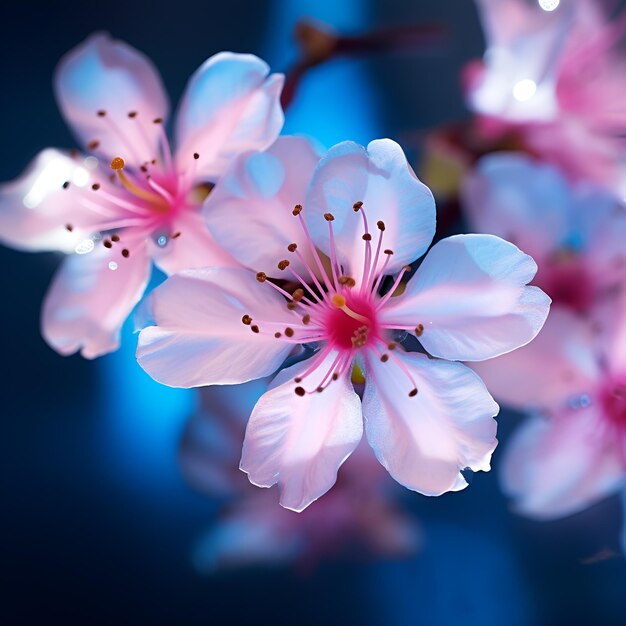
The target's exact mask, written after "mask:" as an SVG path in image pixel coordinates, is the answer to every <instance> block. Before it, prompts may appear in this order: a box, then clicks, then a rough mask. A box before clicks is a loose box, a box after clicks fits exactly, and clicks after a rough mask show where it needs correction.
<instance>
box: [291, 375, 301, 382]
mask: <svg viewBox="0 0 626 626" xmlns="http://www.w3.org/2000/svg"><path fill="white" fill-rule="evenodd" d="M293 382H294V383H301V382H302V378H300V376H296V377H295V378H294V379H293Z"/></svg>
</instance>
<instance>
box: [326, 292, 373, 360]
mask: <svg viewBox="0 0 626 626" xmlns="http://www.w3.org/2000/svg"><path fill="white" fill-rule="evenodd" d="M331 301H332V303H333V305H334V307H335V308H331V309H330V310H329V311H328V313H327V314H326V318H325V319H324V321H323V325H324V327H325V329H326V333H327V336H328V341H329V343H331V344H332V345H334V346H335V347H336V348H339V349H343V350H350V349H355V350H358V349H359V348H363V347H364V346H366V345H372V344H373V343H374V342H375V340H376V338H377V337H378V335H379V329H378V325H377V323H376V310H375V308H374V305H373V303H372V301H371V298H367V297H363V296H362V295H361V294H359V293H353V292H351V291H346V292H345V293H344V295H341V294H335V295H334V296H333V297H332V298H331Z"/></svg>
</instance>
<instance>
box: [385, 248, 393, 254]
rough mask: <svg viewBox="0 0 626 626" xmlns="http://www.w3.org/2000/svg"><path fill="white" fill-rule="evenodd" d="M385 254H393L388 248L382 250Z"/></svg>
mask: <svg viewBox="0 0 626 626" xmlns="http://www.w3.org/2000/svg"><path fill="white" fill-rule="evenodd" d="M384 253H385V254H393V250H390V249H389V248H387V249H386V250H384Z"/></svg>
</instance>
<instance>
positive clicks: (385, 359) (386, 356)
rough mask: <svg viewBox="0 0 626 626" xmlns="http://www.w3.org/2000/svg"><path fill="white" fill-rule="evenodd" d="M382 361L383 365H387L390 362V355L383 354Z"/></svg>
mask: <svg viewBox="0 0 626 626" xmlns="http://www.w3.org/2000/svg"><path fill="white" fill-rule="evenodd" d="M380 360H381V361H382V362H383V363H386V362H387V361H388V360H389V355H388V354H383V355H382V356H381V357H380Z"/></svg>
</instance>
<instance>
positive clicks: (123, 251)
mask: <svg viewBox="0 0 626 626" xmlns="http://www.w3.org/2000/svg"><path fill="white" fill-rule="evenodd" d="M122 256H123V257H124V258H125V259H127V258H128V257H129V256H130V252H129V251H128V249H127V248H124V249H123V250H122Z"/></svg>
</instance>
